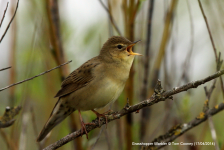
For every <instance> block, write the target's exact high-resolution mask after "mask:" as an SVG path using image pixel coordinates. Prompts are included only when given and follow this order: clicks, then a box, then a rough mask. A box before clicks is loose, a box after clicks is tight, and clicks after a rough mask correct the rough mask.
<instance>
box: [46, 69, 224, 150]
mask: <svg viewBox="0 0 224 150" xmlns="http://www.w3.org/2000/svg"><path fill="white" fill-rule="evenodd" d="M223 74H224V70H221V71H218V72H216V73H215V74H213V75H211V76H208V77H206V78H204V79H202V80H197V81H195V82H190V83H188V84H185V85H183V86H180V87H175V88H173V89H172V90H170V91H167V92H163V93H162V94H159V96H158V95H156V96H151V97H150V98H149V99H147V100H144V101H142V102H140V103H138V104H135V105H133V106H130V107H128V108H126V107H125V108H123V109H121V110H120V111H118V112H113V113H112V114H109V115H108V117H107V123H109V122H111V121H113V120H116V119H119V118H120V117H122V116H125V115H127V114H130V113H133V112H136V111H137V110H140V109H142V108H145V107H149V106H151V105H154V104H155V103H158V102H160V101H165V100H166V99H168V98H170V96H172V95H174V94H177V93H180V92H183V91H187V90H189V89H192V88H197V87H198V86H199V85H202V84H204V83H206V82H208V81H211V80H213V79H215V78H217V77H219V76H221V75H223ZM222 109H224V103H222V104H220V107H218V109H212V110H211V111H209V113H210V112H211V114H210V115H214V114H216V113H217V112H219V111H221V110H222ZM206 119H207V118H206ZM202 121H205V120H203V119H202ZM202 121H201V122H202ZM91 123H92V125H86V131H87V132H90V131H92V130H94V129H95V128H99V127H101V126H102V125H103V124H106V119H105V118H100V123H101V124H100V125H99V119H98V118H97V119H95V120H93V121H92V122H91ZM196 123H197V122H196ZM199 123H200V122H199ZM83 134H85V132H83V131H82V130H81V129H79V130H77V131H75V132H73V133H70V134H68V135H67V136H65V137H64V138H62V139H60V140H59V141H57V142H55V143H53V144H51V145H49V146H48V147H46V148H45V149H44V150H52V149H57V148H59V147H61V146H62V145H64V144H66V143H68V142H70V141H71V140H74V139H75V138H77V137H80V136H82V135H83Z"/></svg>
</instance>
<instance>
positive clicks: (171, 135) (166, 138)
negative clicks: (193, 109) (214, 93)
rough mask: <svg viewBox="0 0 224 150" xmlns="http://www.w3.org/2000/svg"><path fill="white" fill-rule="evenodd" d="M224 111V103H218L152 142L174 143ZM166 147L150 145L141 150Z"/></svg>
mask: <svg viewBox="0 0 224 150" xmlns="http://www.w3.org/2000/svg"><path fill="white" fill-rule="evenodd" d="M222 110H224V103H220V104H219V105H217V106H215V107H214V108H212V109H210V110H209V111H207V112H206V113H200V115H198V117H196V118H195V119H193V120H192V121H190V122H188V123H183V124H181V125H176V126H174V127H173V128H172V129H170V130H169V131H168V132H167V133H166V134H164V135H160V136H159V137H158V138H155V139H154V140H153V141H152V142H150V143H154V142H158V143H167V145H168V142H172V141H174V140H175V139H176V138H178V137H179V136H181V135H182V134H184V133H185V132H187V131H188V130H190V129H192V128H194V127H196V126H197V125H199V124H201V123H202V122H204V121H206V120H207V119H208V116H213V115H215V114H217V113H218V112H220V111H222ZM164 146H166V145H152V146H148V147H147V146H143V147H142V148H141V150H151V149H160V148H162V147H164Z"/></svg>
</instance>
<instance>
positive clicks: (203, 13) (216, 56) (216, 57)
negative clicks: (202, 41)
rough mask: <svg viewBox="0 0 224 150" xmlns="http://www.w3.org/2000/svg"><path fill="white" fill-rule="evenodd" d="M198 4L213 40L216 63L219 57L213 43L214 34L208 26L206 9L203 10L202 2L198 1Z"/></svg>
mask: <svg viewBox="0 0 224 150" xmlns="http://www.w3.org/2000/svg"><path fill="white" fill-rule="evenodd" d="M198 3H199V7H200V9H201V12H202V15H203V17H204V19H205V24H206V27H207V29H208V33H209V37H210V40H211V42H212V47H213V50H214V54H215V59H216V61H217V60H218V55H217V51H216V47H215V43H214V41H213V38H212V34H211V31H210V28H209V25H208V20H207V17H206V15H205V12H204V9H203V7H202V5H201V1H200V0H198Z"/></svg>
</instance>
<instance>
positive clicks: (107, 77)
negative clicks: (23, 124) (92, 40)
mask: <svg viewBox="0 0 224 150" xmlns="http://www.w3.org/2000/svg"><path fill="white" fill-rule="evenodd" d="M137 42H139V41H136V42H131V41H129V40H127V39H126V38H124V37H120V36H113V37H111V38H109V39H108V40H107V41H106V43H105V44H104V45H103V47H102V49H101V51H100V54H99V55H98V56H97V57H94V58H92V59H90V60H88V61H87V62H85V63H84V64H83V65H81V66H80V67H79V68H78V69H76V70H75V71H73V72H72V73H71V74H70V75H69V76H68V77H67V78H66V79H65V80H64V81H63V82H62V85H61V89H60V90H59V91H58V93H57V94H56V96H55V97H59V99H58V101H57V103H56V105H55V106H54V109H53V111H52V113H51V115H50V118H49V119H48V121H47V123H46V124H45V126H44V127H43V129H42V131H41V132H40V134H39V136H38V138H37V142H39V141H41V140H43V139H44V137H45V136H46V135H47V134H48V133H49V132H50V131H51V130H52V129H53V128H54V127H55V126H56V125H57V124H59V123H60V122H61V121H63V120H64V119H65V118H66V117H67V116H69V115H70V114H71V113H72V112H74V111H75V110H78V111H79V116H80V120H81V124H82V130H83V132H85V133H86V135H87V138H88V134H87V131H86V128H85V124H84V122H83V120H82V117H81V113H80V111H87V110H92V111H93V112H94V113H95V114H96V115H97V117H98V118H99V117H100V116H103V117H105V115H103V114H99V113H98V112H97V111H95V109H98V108H102V107H104V106H106V105H107V104H109V103H113V102H114V101H115V100H116V99H117V98H118V97H119V96H120V94H121V92H122V91H123V89H124V86H125V82H126V81H127V79H128V77H129V72H130V68H131V66H132V63H133V60H134V57H135V55H141V54H138V53H134V52H133V51H132V47H133V46H134V45H135V44H136V43H137Z"/></svg>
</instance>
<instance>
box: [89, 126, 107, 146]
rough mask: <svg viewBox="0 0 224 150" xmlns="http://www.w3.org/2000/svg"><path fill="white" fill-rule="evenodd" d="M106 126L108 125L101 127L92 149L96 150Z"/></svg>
mask: <svg viewBox="0 0 224 150" xmlns="http://www.w3.org/2000/svg"><path fill="white" fill-rule="evenodd" d="M105 127H106V126H103V127H102V128H101V129H100V132H99V134H98V135H97V137H96V141H95V143H94V144H93V146H92V148H91V150H94V148H95V147H96V144H97V142H98V141H99V139H100V136H101V134H102V132H103V130H104V129H105Z"/></svg>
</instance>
